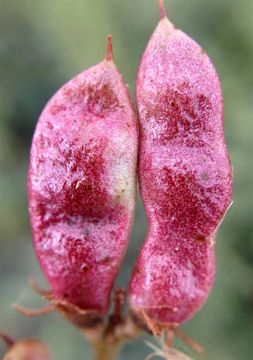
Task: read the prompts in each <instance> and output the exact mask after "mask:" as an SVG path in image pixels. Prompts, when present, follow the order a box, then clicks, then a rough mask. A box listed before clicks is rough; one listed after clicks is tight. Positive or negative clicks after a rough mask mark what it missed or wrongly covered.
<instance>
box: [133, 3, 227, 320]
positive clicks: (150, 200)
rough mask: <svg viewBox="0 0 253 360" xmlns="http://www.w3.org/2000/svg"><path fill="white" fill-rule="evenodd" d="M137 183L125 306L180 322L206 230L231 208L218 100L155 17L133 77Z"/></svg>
mask: <svg viewBox="0 0 253 360" xmlns="http://www.w3.org/2000/svg"><path fill="white" fill-rule="evenodd" d="M136 91H137V106H138V113H139V121H140V154H139V182H140V191H141V196H142V199H143V202H144V207H145V210H146V213H147V217H148V224H149V230H148V234H147V237H146V240H145V242H144V245H143V247H142V249H141V251H140V254H139V256H138V259H137V262H136V265H135V268H134V271H133V274H132V278H131V282H130V288H129V298H130V300H129V301H130V307H131V309H132V311H133V312H135V313H137V314H138V313H140V310H142V311H145V313H146V314H147V315H148V316H149V317H150V318H151V319H152V320H154V321H156V322H158V323H159V324H167V323H183V322H185V321H186V320H188V319H189V318H191V317H192V316H193V314H194V313H196V312H197V311H198V310H199V308H200V307H201V305H202V304H203V303H204V302H205V300H206V299H207V296H208V293H209V291H210V289H211V287H212V284H213V280H214V275H215V253H214V242H215V235H216V231H217V229H218V227H219V225H220V223H221V221H222V219H223V217H224V214H225V212H226V210H227V208H228V207H229V205H230V203H231V193H232V174H231V165H230V160H229V155H228V152H227V149H226V145H225V140H224V130H223V120H224V119H223V99H222V91H221V86H220V82H219V79H218V76H217V73H216V71H215V68H214V66H213V64H212V62H211V61H210V59H209V57H208V56H207V54H206V53H205V52H204V51H203V49H202V48H201V47H200V46H199V45H198V44H197V43H196V42H195V41H194V40H192V39H191V38H190V37H189V36H187V35H186V34H185V33H183V32H182V31H180V30H178V29H176V28H175V27H174V25H173V24H172V23H171V22H170V21H169V20H168V18H167V17H166V15H165V11H164V7H163V3H162V1H161V21H160V22H159V24H158V26H157V28H156V29H155V31H154V33H153V35H152V37H151V39H150V41H149V43H148V45H147V48H146V50H145V52H144V55H143V58H142V61H141V65H140V68H139V72H138V78H137V89H136Z"/></svg>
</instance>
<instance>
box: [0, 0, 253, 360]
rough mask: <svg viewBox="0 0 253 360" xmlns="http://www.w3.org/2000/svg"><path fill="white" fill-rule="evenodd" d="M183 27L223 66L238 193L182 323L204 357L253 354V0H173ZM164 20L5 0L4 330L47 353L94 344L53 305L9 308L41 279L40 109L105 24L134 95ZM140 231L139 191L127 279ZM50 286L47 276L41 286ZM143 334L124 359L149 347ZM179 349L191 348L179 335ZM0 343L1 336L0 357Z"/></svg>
mask: <svg viewBox="0 0 253 360" xmlns="http://www.w3.org/2000/svg"><path fill="white" fill-rule="evenodd" d="M165 4H166V7H167V12H168V15H169V17H170V18H171V20H172V21H173V22H174V24H175V25H176V26H177V27H178V28H181V29H183V30H184V31H185V32H186V33H188V34H189V35H190V36H192V37H193V38H194V39H195V40H196V41H197V42H199V43H200V44H201V46H202V47H203V48H204V49H205V50H206V51H207V53H209V55H210V56H211V58H212V59H213V62H214V64H215V65H216V67H217V70H218V72H219V74H220V78H221V82H222V86H223V90H224V100H225V134H226V139H227V144H228V147H229V151H230V154H231V158H232V162H233V166H234V196H233V200H234V203H233V206H232V207H231V208H230V210H229V212H228V214H227V216H226V218H225V221H224V222H223V224H222V226H221V228H220V231H219V233H218V239H217V240H218V241H217V278H216V283H215V286H214V289H213V291H212V293H211V296H210V298H209V300H208V302H207V303H206V305H205V306H204V307H203V309H202V310H201V311H200V312H199V313H198V314H197V315H196V316H195V317H194V318H193V319H192V320H191V321H189V322H188V323H187V324H186V325H185V326H184V328H185V330H186V331H187V333H188V335H189V336H190V337H192V338H193V339H195V340H197V341H198V342H200V343H201V344H202V345H203V346H204V348H205V349H206V353H207V356H206V359H207V360H228V359H229V360H235V359H240V360H251V359H253V221H252V218H253V210H252V206H253V189H252V187H253V166H252V158H253V121H252V114H253V1H252V0H241V1H236V0H212V1H203V0H170V1H166V0H165ZM158 18H159V13H158V6H157V1H156V0H80V1H77V0H73V1H70V0H69V1H61V0H16V1H14V0H0V167H1V170H0V199H1V200H0V234H1V235H0V236H1V237H0V328H1V329H2V330H4V331H6V332H7V333H8V334H9V335H11V336H12V337H14V338H19V337H38V338H40V339H42V340H44V341H45V342H46V343H47V344H48V346H49V348H50V351H51V353H52V359H53V360H72V359H74V360H75V359H87V360H88V359H90V358H91V353H90V349H89V346H88V345H87V344H86V343H85V342H84V341H83V339H82V337H81V335H80V334H79V333H78V331H77V330H76V329H75V328H74V327H72V326H71V325H70V324H68V323H66V322H65V321H64V320H63V319H62V318H61V317H60V316H59V315H57V314H51V315H48V316H44V317H40V318H35V319H34V318H33V319H31V318H24V317H22V316H21V315H19V314H17V313H15V312H14V310H12V309H11V308H10V304H11V303H13V302H18V303H21V304H23V305H26V306H31V307H38V306H41V305H43V304H44V303H43V301H42V300H40V299H39V298H38V296H37V295H35V294H33V293H32V291H31V290H30V289H29V286H28V278H29V277H30V276H33V277H34V278H36V279H37V280H38V282H39V283H40V284H41V285H43V284H44V285H45V282H44V280H43V276H42V275H41V272H40V269H39V267H38V264H37V261H36V258H35V255H34V253H33V249H32V242H31V233H30V226H29V219H28V213H27V194H26V181H27V166H28V154H29V147H30V144H31V139H32V135H33V131H34V127H35V124H36V121H37V118H38V116H39V114H40V112H41V110H42V108H43V106H44V105H45V103H46V102H47V100H48V98H49V97H50V96H51V95H52V94H53V93H54V92H55V91H56V90H57V89H58V88H59V86H61V85H62V84H63V83H65V82H66V81H67V80H68V79H70V78H72V77H73V76H74V75H76V74H77V73H79V72H81V71H82V70H83V69H85V68H87V67H89V66H91V65H93V64H95V63H97V62H99V61H100V60H101V59H102V58H103V57H104V53H105V47H106V38H107V34H108V33H111V34H112V35H113V43H114V56H115V61H116V63H117V65H118V67H119V69H120V70H121V72H122V74H123V76H124V78H125V80H126V82H127V83H128V84H129V89H130V92H131V94H132V96H133V97H134V96H135V89H134V84H135V76H136V72H137V69H138V65H139V61H140V57H141V55H142V53H143V50H144V48H145V46H146V44H147V42H148V39H149V37H150V35H151V33H152V31H153V30H154V27H155V26H156V24H157V21H158ZM146 230H147V225H146V219H145V214H144V211H143V209H142V205H141V202H140V201H138V206H137V212H136V221H135V225H134V231H133V234H132V239H131V243H130V246H129V251H128V253H127V256H126V259H125V263H124V266H123V269H122V271H121V273H120V276H119V279H118V285H121V286H122V285H123V286H127V282H128V279H129V276H130V272H131V268H132V265H133V263H134V260H135V258H136V256H137V252H138V249H139V248H140V246H141V243H142V241H143V239H144V237H145V233H146ZM45 286H46V285H45ZM143 340H144V339H141V340H138V341H136V342H134V343H131V344H128V345H127V346H126V347H125V348H124V350H123V352H122V354H121V358H120V359H122V360H130V359H131V360H137V359H138V360H140V359H144V357H145V356H146V355H147V354H148V353H149V352H150V351H149V349H147V347H146V345H145V344H144V341H143ZM177 345H178V347H179V348H180V349H182V350H184V351H186V352H188V353H189V354H190V355H192V356H193V355H194V353H193V351H192V350H191V349H188V348H187V346H186V345H185V344H182V343H180V342H179V341H178V342H177ZM3 353H4V345H3V344H1V343H0V356H2V354H3Z"/></svg>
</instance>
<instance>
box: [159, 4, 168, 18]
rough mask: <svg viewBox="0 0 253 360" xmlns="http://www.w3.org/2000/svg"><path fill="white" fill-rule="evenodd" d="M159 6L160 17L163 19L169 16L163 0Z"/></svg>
mask: <svg viewBox="0 0 253 360" xmlns="http://www.w3.org/2000/svg"><path fill="white" fill-rule="evenodd" d="M159 8H160V18H161V20H162V19H164V18H165V17H166V16H167V14H166V10H165V6H164V1H163V0H159Z"/></svg>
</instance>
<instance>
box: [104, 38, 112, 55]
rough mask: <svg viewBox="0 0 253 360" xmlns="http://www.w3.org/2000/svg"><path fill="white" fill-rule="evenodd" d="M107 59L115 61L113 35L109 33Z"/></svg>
mask: <svg viewBox="0 0 253 360" xmlns="http://www.w3.org/2000/svg"><path fill="white" fill-rule="evenodd" d="M105 60H106V61H113V52H112V35H110V34H109V35H108V37H107V49H106V54H105Z"/></svg>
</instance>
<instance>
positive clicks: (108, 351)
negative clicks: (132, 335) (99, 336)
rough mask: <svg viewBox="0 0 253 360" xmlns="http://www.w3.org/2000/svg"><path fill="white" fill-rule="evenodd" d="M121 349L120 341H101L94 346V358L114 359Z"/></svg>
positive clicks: (97, 359)
mask: <svg viewBox="0 0 253 360" xmlns="http://www.w3.org/2000/svg"><path fill="white" fill-rule="evenodd" d="M120 349H121V344H120V343H117V344H115V343H108V342H101V343H99V344H96V346H94V357H93V359H94V360H116V359H117V358H118V355H119V352H120Z"/></svg>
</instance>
